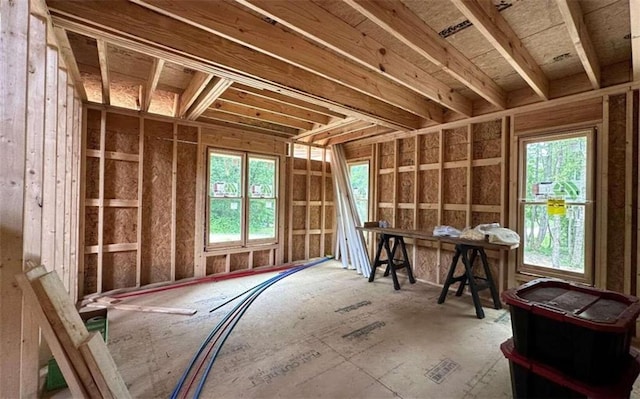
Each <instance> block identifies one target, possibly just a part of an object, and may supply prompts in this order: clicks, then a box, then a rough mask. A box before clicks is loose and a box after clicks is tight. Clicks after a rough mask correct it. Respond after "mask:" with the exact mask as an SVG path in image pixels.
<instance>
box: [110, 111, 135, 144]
mask: <svg viewBox="0 0 640 399" xmlns="http://www.w3.org/2000/svg"><path fill="white" fill-rule="evenodd" d="M139 137H140V119H139V118H138V117H135V116H128V115H122V114H115V113H111V112H107V130H106V134H105V149H106V151H116V152H125V153H128V154H137V153H138V151H139V149H138V144H139Z"/></svg>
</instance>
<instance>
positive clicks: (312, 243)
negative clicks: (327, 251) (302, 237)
mask: <svg viewBox="0 0 640 399" xmlns="http://www.w3.org/2000/svg"><path fill="white" fill-rule="evenodd" d="M320 238H321V237H320V234H311V235H310V236H309V259H311V258H318V257H320V256H322V254H321V253H320Z"/></svg>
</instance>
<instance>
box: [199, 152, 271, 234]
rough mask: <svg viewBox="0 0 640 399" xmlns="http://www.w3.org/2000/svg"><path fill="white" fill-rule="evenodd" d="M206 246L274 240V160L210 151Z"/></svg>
mask: <svg viewBox="0 0 640 399" xmlns="http://www.w3.org/2000/svg"><path fill="white" fill-rule="evenodd" d="M208 155H209V156H208V159H209V168H208V173H209V179H208V181H209V189H208V201H207V205H208V215H209V219H208V220H209V223H208V226H207V230H208V231H207V233H208V234H207V243H208V244H209V245H211V246H220V245H247V244H249V243H273V242H276V237H277V233H276V232H277V211H276V210H277V209H278V204H277V201H278V198H277V187H278V185H277V181H278V159H277V158H276V157H270V156H266V155H257V154H250V153H245V152H234V151H224V150H215V149H210V150H209V154H208Z"/></svg>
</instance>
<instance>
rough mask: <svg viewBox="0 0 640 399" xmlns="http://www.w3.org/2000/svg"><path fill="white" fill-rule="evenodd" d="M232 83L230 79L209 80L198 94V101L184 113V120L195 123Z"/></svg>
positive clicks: (216, 78)
mask: <svg viewBox="0 0 640 399" xmlns="http://www.w3.org/2000/svg"><path fill="white" fill-rule="evenodd" d="M232 83H233V81H232V80H230V79H225V78H219V77H215V78H213V80H211V81H210V82H209V83H208V84H207V87H206V88H205V89H204V90H203V91H202V93H200V96H198V99H197V100H196V101H195V102H194V103H193V105H192V106H191V108H189V110H188V111H187V113H186V115H185V116H186V118H187V119H190V120H192V121H195V120H196V119H198V118H199V117H200V115H202V113H203V112H204V111H206V110H207V109H208V108H209V107H210V106H211V104H213V103H214V102H215V101H216V100H217V99H218V97H220V96H221V95H222V93H224V91H225V90H227V88H229V86H231V84H232Z"/></svg>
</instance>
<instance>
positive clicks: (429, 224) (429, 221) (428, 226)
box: [417, 209, 438, 231]
mask: <svg viewBox="0 0 640 399" xmlns="http://www.w3.org/2000/svg"><path fill="white" fill-rule="evenodd" d="M437 225H438V210H437V209H418V226H417V228H418V230H422V231H433V228H434V227H436V226H437Z"/></svg>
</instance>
